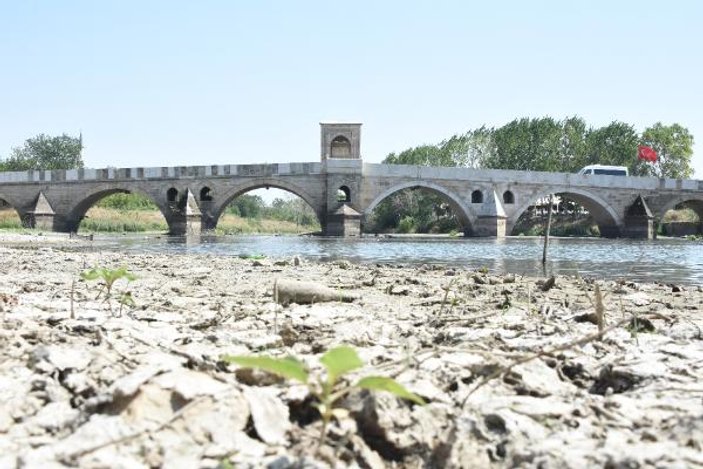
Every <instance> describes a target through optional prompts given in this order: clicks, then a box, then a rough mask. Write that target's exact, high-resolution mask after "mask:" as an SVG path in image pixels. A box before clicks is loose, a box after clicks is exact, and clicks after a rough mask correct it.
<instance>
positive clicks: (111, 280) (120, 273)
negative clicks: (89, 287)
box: [81, 267, 137, 314]
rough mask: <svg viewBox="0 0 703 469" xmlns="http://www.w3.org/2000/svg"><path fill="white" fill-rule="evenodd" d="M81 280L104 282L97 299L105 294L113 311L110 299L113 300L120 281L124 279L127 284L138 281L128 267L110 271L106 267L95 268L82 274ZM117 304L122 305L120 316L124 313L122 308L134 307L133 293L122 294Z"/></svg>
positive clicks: (124, 292)
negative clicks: (115, 287)
mask: <svg viewBox="0 0 703 469" xmlns="http://www.w3.org/2000/svg"><path fill="white" fill-rule="evenodd" d="M81 278H82V279H83V280H85V281H86V282H89V281H93V280H102V281H103V285H102V286H101V287H100V290H99V291H98V295H97V296H96V297H95V299H96V300H97V299H99V298H100V295H102V294H103V292H105V300H104V301H107V304H108V306H109V308H110V311H112V304H111V303H110V299H111V298H112V289H113V286H114V285H115V282H117V281H118V280H119V279H121V278H124V279H125V280H126V281H127V282H132V281H134V280H136V279H137V277H136V275H134V274H132V273H130V272H129V271H128V270H127V268H126V267H120V268H118V269H108V268H106V267H95V268H92V269H89V270H86V271H83V272H81ZM117 302H118V303H119V304H120V311H119V312H120V314H121V313H122V306H134V298H133V297H132V293H131V292H129V291H123V292H120V294H119V296H118V297H117Z"/></svg>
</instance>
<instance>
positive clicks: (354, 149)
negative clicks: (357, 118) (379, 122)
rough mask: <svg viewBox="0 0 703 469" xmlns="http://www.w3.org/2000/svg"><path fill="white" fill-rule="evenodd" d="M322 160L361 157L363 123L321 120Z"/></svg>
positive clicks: (357, 158) (355, 158) (358, 158)
mask: <svg viewBox="0 0 703 469" xmlns="http://www.w3.org/2000/svg"><path fill="white" fill-rule="evenodd" d="M320 133H321V135H320V144H321V148H320V150H321V151H320V160H321V161H325V160H329V159H351V160H360V159H361V124H357V123H338V122H334V123H333V122H320Z"/></svg>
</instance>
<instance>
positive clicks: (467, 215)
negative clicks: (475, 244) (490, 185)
mask: <svg viewBox="0 0 703 469" xmlns="http://www.w3.org/2000/svg"><path fill="white" fill-rule="evenodd" d="M416 187H420V188H424V189H428V190H430V191H431V192H434V193H435V194H439V195H441V196H443V197H444V198H445V199H447V201H448V202H449V205H450V206H451V208H452V210H453V211H454V213H455V214H456V216H457V217H458V218H459V223H461V226H462V227H463V228H464V233H465V234H470V233H471V232H473V227H474V226H475V222H476V214H475V213H474V212H473V210H471V208H469V206H468V205H467V204H466V202H465V201H464V200H463V199H462V198H461V197H460V196H459V195H458V194H456V193H454V192H453V191H451V190H449V189H447V188H446V187H443V186H440V185H439V184H435V183H433V182H426V181H409V182H404V183H401V184H397V185H395V186H392V187H389V188H388V189H386V190H385V191H383V192H381V193H380V194H378V195H377V196H376V197H375V198H374V199H373V200H372V201H371V203H370V204H369V205H368V207H366V209H364V211H363V213H364V218H365V219H366V218H368V217H369V216H371V214H372V212H373V211H374V209H375V208H376V206H377V205H378V204H380V203H381V202H382V201H383V200H384V199H386V198H387V197H390V196H391V195H393V194H395V193H396V192H399V191H402V190H405V189H412V188H416Z"/></svg>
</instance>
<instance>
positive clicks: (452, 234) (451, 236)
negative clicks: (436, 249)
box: [449, 230, 459, 238]
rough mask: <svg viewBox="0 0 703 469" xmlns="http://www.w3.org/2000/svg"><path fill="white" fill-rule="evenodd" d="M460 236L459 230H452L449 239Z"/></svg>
mask: <svg viewBox="0 0 703 469" xmlns="http://www.w3.org/2000/svg"><path fill="white" fill-rule="evenodd" d="M458 236H459V232H458V231H457V230H450V231H449V237H450V238H456V237H458Z"/></svg>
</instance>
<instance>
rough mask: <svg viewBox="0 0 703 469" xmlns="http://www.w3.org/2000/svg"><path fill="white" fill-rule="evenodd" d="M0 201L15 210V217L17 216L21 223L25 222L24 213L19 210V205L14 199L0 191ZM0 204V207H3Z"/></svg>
mask: <svg viewBox="0 0 703 469" xmlns="http://www.w3.org/2000/svg"><path fill="white" fill-rule="evenodd" d="M1 201H4V202H5V203H6V204H7V205H8V206H9V208H10V209H12V210H14V211H15V213H16V214H17V217H18V218H19V220H20V222H21V223H22V224H23V225H25V224H26V223H27V220H26V215H25V214H24V213H22V212H21V211H20V209H19V205H18V204H17V202H16V201H14V200H12V198H10V197H7V196H5V194H3V193H2V192H0V202H1ZM1 205H2V204H0V209H2V208H3V207H2V206H1Z"/></svg>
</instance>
